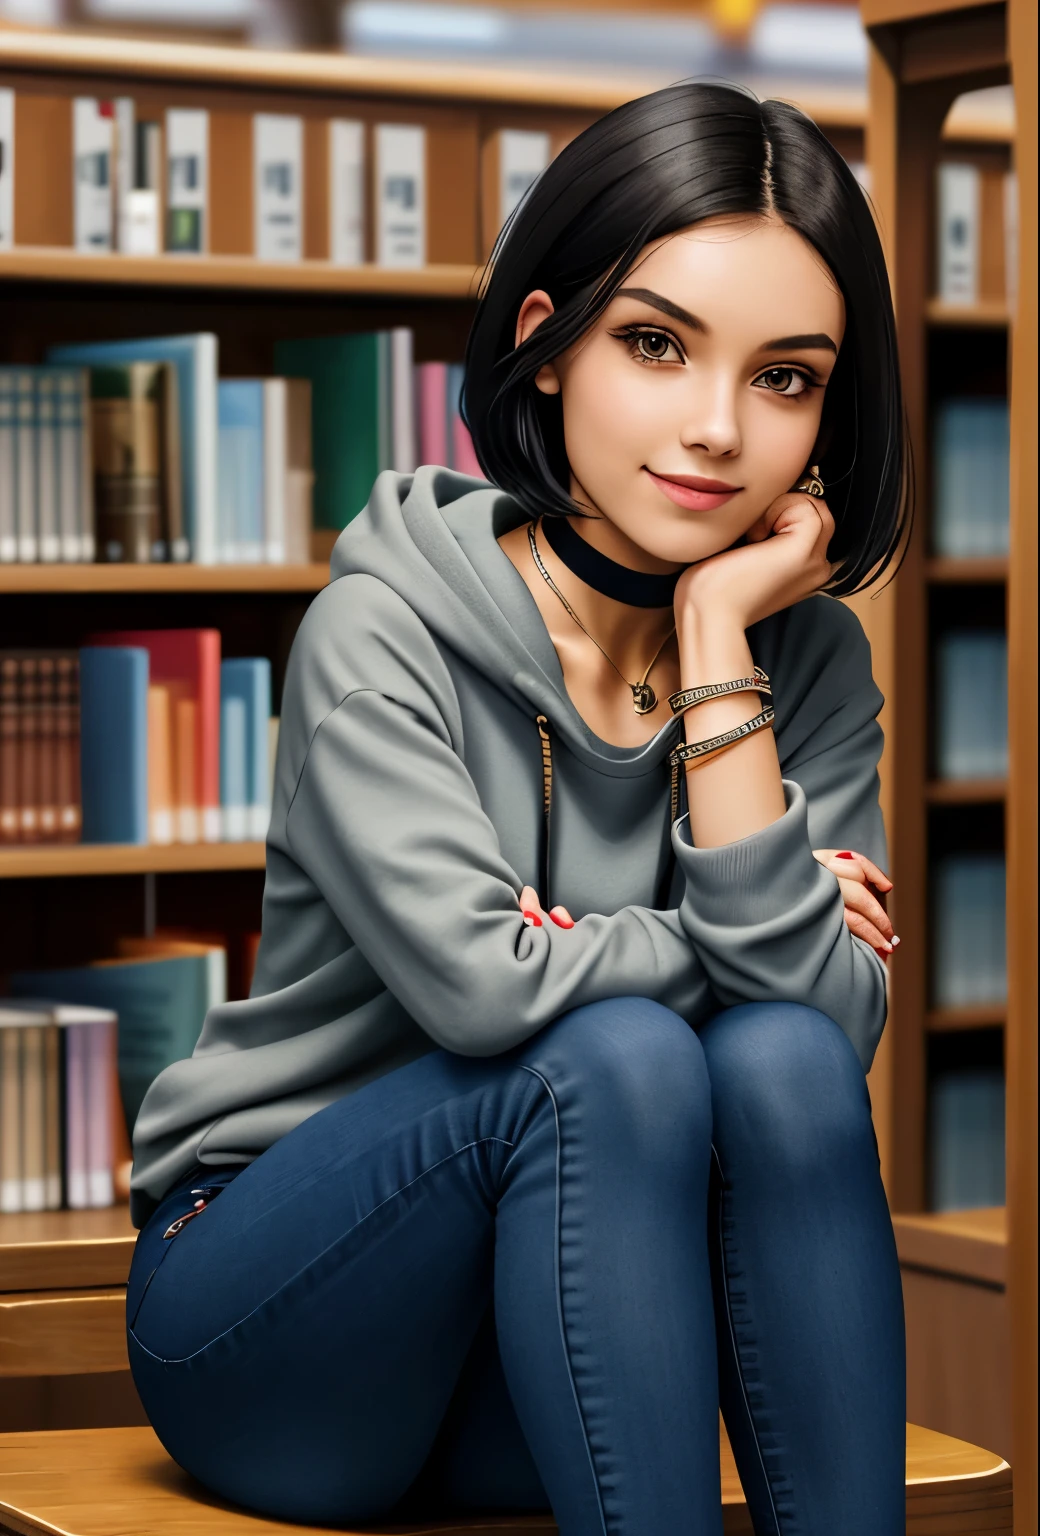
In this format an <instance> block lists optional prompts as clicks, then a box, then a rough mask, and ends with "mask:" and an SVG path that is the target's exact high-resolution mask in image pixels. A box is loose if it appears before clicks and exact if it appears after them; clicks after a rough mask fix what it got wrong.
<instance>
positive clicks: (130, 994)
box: [10, 940, 224, 1133]
mask: <svg viewBox="0 0 1040 1536" xmlns="http://www.w3.org/2000/svg"><path fill="white" fill-rule="evenodd" d="M126 942H128V943H130V944H131V946H132V945H133V943H134V941H126ZM137 942H138V943H140V944H149V943H150V942H151V941H148V940H140V941H137ZM211 949H212V946H208V945H195V946H188V945H184V944H182V945H180V946H179V947H178V948H177V949H176V950H175V951H171V950H170V949H169V948H168V947H166V948H159V949H158V951H157V952H155V953H141V954H135V955H124V956H120V957H118V958H115V959H110V960H101V961H97V962H95V963H94V964H93V965H86V966H74V967H69V968H67V969H57V970H40V971H16V972H14V973H13V974H12V976H11V978H10V990H11V995H12V997H13V998H17V999H22V998H28V997H37V998H41V999H52V1000H57V1001H60V1002H61V1003H64V1004H86V1005H87V1006H89V1007H92V1008H105V1009H109V1010H111V1011H112V1012H113V1013H115V1014H116V1015H117V1017H118V1020H119V1027H118V1064H119V1086H120V1092H121V1097H122V1105H123V1110H124V1114H125V1119H126V1128H127V1130H128V1131H129V1132H130V1133H132V1131H133V1125H134V1122H135V1120H136V1119H137V1113H138V1110H139V1109H140V1107H141V1100H142V1099H143V1098H144V1095H145V1093H146V1092H147V1090H148V1087H149V1085H150V1084H151V1082H152V1080H153V1078H155V1077H156V1076H157V1075H158V1074H159V1073H160V1072H161V1071H163V1069H164V1068H165V1067H167V1066H169V1065H170V1064H171V1062H174V1061H180V1060H182V1059H183V1058H184V1057H186V1056H190V1055H191V1053H192V1051H193V1050H194V1049H195V1043H196V1041H197V1040H198V1037H199V1031H200V1030H201V1028H202V1023H203V1020H204V1018H205V1016H206V1013H207V1011H208V1009H209V1008H210V1007H211V1006H213V1005H214V1004H215V1003H219V1002H223V1001H224V996H223V995H221V989H220V981H221V975H222V966H221V962H220V959H219V956H218V957H216V958H211ZM221 953H222V952H221Z"/></svg>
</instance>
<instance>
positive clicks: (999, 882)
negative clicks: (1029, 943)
mask: <svg viewBox="0 0 1040 1536" xmlns="http://www.w3.org/2000/svg"><path fill="white" fill-rule="evenodd" d="M931 880H932V891H931V896H932V901H931V913H932V922H931V929H932V985H931V994H932V1004H933V1006H934V1007H936V1008H961V1007H967V1006H970V1005H971V1004H973V1003H1002V1002H1004V1001H1005V999H1006V997H1007V925H1006V898H1005V880H1006V874H1005V864H1004V855H1003V854H1002V853H985V852H965V853H955V854H944V855H943V856H942V857H941V858H939V859H936V861H935V863H934V865H933V866H932V871H931Z"/></svg>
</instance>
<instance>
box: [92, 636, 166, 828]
mask: <svg viewBox="0 0 1040 1536" xmlns="http://www.w3.org/2000/svg"><path fill="white" fill-rule="evenodd" d="M79 670H80V753H81V758H80V777H81V783H82V794H83V841H84V842H85V843H147V841H148V670H149V657H148V651H147V650H146V649H145V647H144V646H142V645H132V644H127V645H118V644H113V645H108V644H104V645H86V646H84V647H83V648H82V649H81V651H80V653H79Z"/></svg>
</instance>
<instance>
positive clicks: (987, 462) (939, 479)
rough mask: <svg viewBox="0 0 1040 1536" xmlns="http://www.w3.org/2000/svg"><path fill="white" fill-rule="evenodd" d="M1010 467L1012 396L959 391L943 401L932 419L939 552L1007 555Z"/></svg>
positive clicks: (934, 512) (935, 545)
mask: <svg viewBox="0 0 1040 1536" xmlns="http://www.w3.org/2000/svg"><path fill="white" fill-rule="evenodd" d="M1010 466H1011V448H1010V424H1009V417H1008V403H1007V400H1006V399H1000V398H998V397H995V396H979V397H970V396H964V397H960V396H958V397H954V398H951V399H946V400H940V401H939V402H938V403H937V405H936V407H935V412H934V416H933V421H932V478H933V484H934V491H933V498H932V529H931V538H932V550H933V553H935V554H937V555H951V556H955V557H957V556H962V557H963V556H968V557H970V556H973V555H1006V554H1007V552H1008V528H1009V520H1008V509H1009V507H1010Z"/></svg>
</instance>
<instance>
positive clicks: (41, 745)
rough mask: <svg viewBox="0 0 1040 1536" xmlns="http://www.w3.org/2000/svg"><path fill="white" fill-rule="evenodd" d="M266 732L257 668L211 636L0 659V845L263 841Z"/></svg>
mask: <svg viewBox="0 0 1040 1536" xmlns="http://www.w3.org/2000/svg"><path fill="white" fill-rule="evenodd" d="M277 730H278V722H277V720H276V719H275V718H273V717H272V714H271V664H270V662H269V661H268V660H267V658H266V657H263V656H244V657H235V658H234V659H231V660H227V661H221V655H220V633H219V631H218V630H215V629H169V630H123V631H118V630H117V631H110V632H108V633H103V634H98V635H94V636H91V637H90V644H88V645H86V646H84V647H83V648H82V650H80V651H78V652H76V651H68V652H66V651H58V652H36V651H6V652H0V843H4V844H12V843H37V842H76V841H79V840H81V839H82V841H83V842H87V843H199V842H226V841H230V842H241V841H243V840H247V839H261V840H262V839H263V838H265V837H266V836H267V828H268V823H269V821H270V805H271V764H272V763H273V761H274V752H275V749H276V745H277Z"/></svg>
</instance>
